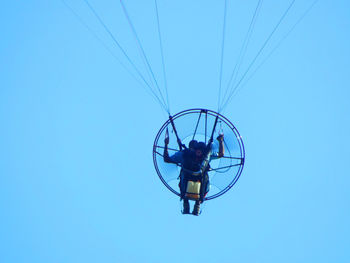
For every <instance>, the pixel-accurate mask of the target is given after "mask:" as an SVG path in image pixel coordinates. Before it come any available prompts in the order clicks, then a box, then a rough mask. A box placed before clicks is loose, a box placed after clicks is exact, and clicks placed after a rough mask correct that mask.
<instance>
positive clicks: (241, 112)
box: [0, 0, 350, 263]
mask: <svg viewBox="0 0 350 263" xmlns="http://www.w3.org/2000/svg"><path fill="white" fill-rule="evenodd" d="M67 2H69V3H71V5H72V7H74V8H75V10H76V11H77V13H79V15H81V16H82V18H83V19H84V21H86V23H87V24H88V25H89V26H90V27H91V28H92V29H93V31H94V32H96V34H97V35H98V36H99V38H101V39H102V41H103V42H104V43H105V44H106V45H108V46H109V47H110V48H111V49H112V50H113V52H115V53H116V55H117V57H120V58H121V59H123V58H122V56H121V55H120V53H118V51H117V49H115V46H114V44H113V42H112V41H111V40H110V39H109V38H108V35H107V34H106V33H105V32H104V30H103V28H102V27H101V26H100V25H99V24H98V21H97V20H96V18H94V17H93V16H92V15H91V13H90V12H89V10H88V9H87V7H86V5H85V4H84V3H83V1H78V0H67ZM140 2H141V3H140ZM189 2H190V3H189ZM229 2H230V4H229V8H228V26H227V42H226V49H225V63H224V70H223V72H224V75H223V78H224V79H226V80H227V78H228V75H229V73H230V69H231V68H232V67H233V66H234V61H235V53H234V52H236V51H237V50H238V49H239V44H240V43H241V41H242V38H240V36H243V35H244V33H245V32H246V30H247V27H248V24H249V16H251V15H252V12H253V6H254V5H255V4H256V1H248V2H251V3H249V4H247V3H245V2H247V1H241V0H240V1H229ZM274 2H277V1H273V0H266V1H265V2H264V5H263V7H262V10H261V16H260V17H259V20H258V21H257V26H256V31H255V33H254V35H253V37H252V40H251V44H250V46H249V49H248V52H247V58H246V60H245V64H244V65H245V67H246V66H247V64H248V63H249V61H251V59H252V57H253V56H254V55H255V53H256V52H257V50H258V49H259V47H260V46H261V45H262V43H263V41H264V39H265V38H266V36H267V35H268V33H269V32H270V31H271V29H272V27H273V25H274V24H275V23H276V21H277V19H278V16H280V15H281V13H282V12H283V9H284V8H285V7H286V6H287V5H288V3H289V1H287V0H283V1H278V4H277V3H274ZM311 2H312V1H311V0H310V1H309V0H308V1H304V0H302V1H301V0H299V1H298V0H297V1H296V3H297V5H296V7H295V9H293V12H292V13H291V14H290V16H288V18H287V19H286V21H285V23H284V24H283V25H282V26H281V28H280V29H281V30H280V31H278V32H277V34H276V35H275V38H274V39H273V40H272V42H271V44H272V45H271V46H269V47H268V48H267V51H269V50H271V48H272V47H273V44H274V43H277V41H278V39H279V38H281V37H282V36H283V35H284V33H286V32H287V31H288V29H289V28H290V26H291V25H293V23H294V22H295V21H296V20H297V19H298V17H299V16H300V14H301V13H302V11H303V10H305V9H306V8H307V7H308V5H309V4H310V3H311ZM91 3H93V4H94V6H95V8H96V10H98V11H99V13H100V14H101V16H103V19H104V21H105V22H106V23H107V24H108V26H109V27H110V28H111V29H112V30H113V32H114V33H115V34H116V35H118V40H120V42H121V44H122V45H123V46H125V47H126V49H127V53H128V54H129V55H130V57H131V58H132V60H133V61H135V63H136V64H137V65H139V67H140V68H142V64H141V63H142V60H141V59H140V57H139V54H138V50H137V48H136V45H135V41H134V39H133V38H132V35H131V33H130V28H128V26H127V23H126V20H125V17H124V16H123V14H122V11H121V7H120V4H119V1H112V0H99V1H97V0H91ZM126 4H127V7H128V10H129V12H130V15H131V17H132V19H133V21H134V24H135V26H136V28H137V30H138V32H139V34H140V38H141V39H142V41H143V44H144V47H145V51H146V53H147V55H148V56H149V58H150V60H151V62H152V66H153V67H154V70H155V72H156V74H157V77H158V78H159V80H160V81H161V80H162V75H161V64H160V55H159V54H160V53H159V47H158V39H157V31H156V27H155V25H156V24H155V14H154V6H153V1H151V0H142V1H141V0H129V1H126ZM159 9H160V15H161V19H162V33H163V37H164V53H165V58H166V65H167V73H168V83H169V93H170V95H169V97H170V106H171V111H172V113H173V114H174V113H176V112H178V111H181V110H184V109H187V108H192V107H204V108H210V109H213V110H216V109H217V97H218V82H219V64H220V63H219V62H220V45H221V40H220V35H221V30H222V29H221V25H222V18H223V16H222V10H223V1H218V0H215V1H214V0H194V1H185V0H180V1H172V0H159ZM349 11H350V3H349V1H346V0H336V1H330V0H320V1H319V2H318V3H317V5H316V6H315V7H314V8H313V10H312V12H311V13H309V14H308V16H307V17H306V18H305V19H304V20H303V21H302V23H301V24H299V25H298V27H297V28H296V29H295V30H294V31H293V32H292V33H291V34H290V35H289V37H288V38H287V39H286V41H284V43H283V44H282V45H281V46H280V48H279V49H278V50H277V51H276V52H275V53H274V54H273V56H272V57H271V58H270V59H269V60H268V61H267V62H266V63H265V64H264V65H263V67H261V69H260V70H259V71H258V72H257V74H255V75H254V77H253V78H252V79H251V80H250V81H249V82H248V83H247V85H246V86H245V87H244V88H242V89H241V90H240V91H239V93H238V94H237V96H235V97H234V98H233V100H232V102H231V103H230V104H229V106H228V107H227V109H226V111H225V116H227V117H228V118H229V119H230V120H231V121H232V122H233V123H234V124H235V126H236V127H237V129H238V130H239V132H240V133H241V135H242V136H243V139H244V142H245V146H246V153H247V160H246V166H245V168H244V170H243V174H242V176H241V178H240V180H239V181H238V183H237V184H236V185H235V187H234V188H233V189H232V190H231V191H229V192H228V193H227V194H225V195H224V196H222V197H220V198H218V199H216V200H213V201H209V202H207V204H206V206H205V208H204V211H203V213H202V215H201V216H199V217H194V216H183V215H181V214H180V207H181V206H180V202H179V200H178V198H177V197H176V196H175V195H173V194H172V193H170V192H169V191H168V190H167V189H166V188H165V187H163V185H162V183H161V181H160V180H159V179H158V177H157V175H156V172H155V170H154V167H153V162H152V145H153V140H154V137H155V135H156V133H157V131H158V129H159V128H160V126H161V125H162V124H163V122H165V121H166V116H167V115H166V114H165V113H164V112H162V110H161V108H160V107H159V105H158V104H157V103H156V102H155V101H154V100H153V99H152V98H151V97H150V96H149V95H148V94H147V93H146V91H145V90H144V89H143V88H142V87H141V86H140V85H139V84H138V83H137V82H136V81H135V79H134V78H133V77H131V76H130V75H129V74H128V73H127V71H125V70H124V69H123V67H121V66H120V64H118V62H117V61H116V60H115V59H114V58H113V56H112V55H111V54H110V53H109V52H108V51H107V50H106V49H105V48H104V46H103V45H101V43H100V42H99V41H98V40H97V39H96V38H95V37H94V36H93V35H92V34H91V33H90V32H89V31H88V30H86V28H85V27H84V26H83V25H82V24H81V23H80V22H79V21H78V20H77V18H76V17H75V16H74V15H73V14H72V13H71V12H70V11H69V10H68V9H67V7H65V6H64V5H63V3H62V2H61V1H58V0H54V1H44V0H29V1H6V2H3V3H2V8H1V10H0V28H1V31H0V32H1V41H0V61H1V63H0V122H1V129H0V157H1V158H0V210H1V217H0V222H1V224H0V262H4V263H17V262H23V263H30V262H35V263H39V262H45V263H53V262H60V263H61V262H74V263H76V262H118V263H120V262H121V263H123V262H138V263H139V262H151V263H156V262H159V263H160V262H195V261H201V262H223V263H224V262H227V263H228V262H249V263H250V262H252V263H253V262H254V263H255V262H256V263H260V262H262V263H265V262H266V263H274V262H276V263H277V262H278V263H279V262H287V263H288V262H291V263H292V262H293V263H295V262H305V263H306V262H307V263H310V262H317V263H320V262H325V263H326V262H327V263H329V262H337V263H341V262H344V263H345V262H348V261H349V258H350V252H349V250H348V248H349V244H350V238H349V235H350V229H349V221H350V210H349V203H350V194H349V186H350V179H349V174H350V173H349V165H348V164H349V163H348V162H349V159H350V158H349V157H350V150H349V147H350V140H349V134H350V125H349V123H350V122H349V120H350V119H349V114H350V107H349V95H350V93H349V84H350V81H349V70H350V62H349V61H350V51H349V47H350V38H349V32H350V16H349V14H350V13H349ZM265 54H266V53H265ZM124 61H125V60H124Z"/></svg>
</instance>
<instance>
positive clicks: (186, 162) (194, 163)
mask: <svg viewBox="0 0 350 263" xmlns="http://www.w3.org/2000/svg"><path fill="white" fill-rule="evenodd" d="M217 140H218V141H219V153H212V152H211V146H210V145H208V146H207V145H206V144H205V143H204V142H197V141H196V140H192V141H190V142H189V144H188V148H185V149H184V150H181V151H178V152H176V153H175V154H174V155H172V156H169V153H168V144H169V137H168V136H166V138H165V140H164V144H165V147H164V154H163V159H164V162H166V163H175V164H179V165H181V167H182V169H181V172H180V183H179V187H180V194H181V199H182V200H183V213H184V214H189V213H190V204H189V200H188V199H187V198H186V197H185V193H186V188H187V183H188V181H194V182H201V195H200V196H201V198H200V200H196V202H195V205H194V207H193V211H192V214H193V215H197V216H198V215H199V212H200V204H201V203H202V202H203V199H204V197H205V195H206V194H207V193H208V192H209V176H208V171H209V169H210V165H209V163H210V161H211V160H212V159H216V158H221V157H223V156H224V151H225V150H224V143H223V142H224V135H223V134H220V135H219V136H218V137H217Z"/></svg>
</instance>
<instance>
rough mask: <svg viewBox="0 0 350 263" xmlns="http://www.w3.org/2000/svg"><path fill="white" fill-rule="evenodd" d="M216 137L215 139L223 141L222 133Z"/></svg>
mask: <svg viewBox="0 0 350 263" xmlns="http://www.w3.org/2000/svg"><path fill="white" fill-rule="evenodd" d="M216 139H217V140H218V141H219V142H223V141H224V134H220V135H219V136H218V137H217V138H216Z"/></svg>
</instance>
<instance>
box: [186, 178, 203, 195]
mask: <svg viewBox="0 0 350 263" xmlns="http://www.w3.org/2000/svg"><path fill="white" fill-rule="evenodd" d="M200 192H201V182H193V181H188V182H187V188H186V194H185V197H186V198H187V199H190V200H199V198H200Z"/></svg>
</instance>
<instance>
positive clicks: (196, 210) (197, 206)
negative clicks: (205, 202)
mask: <svg viewBox="0 0 350 263" xmlns="http://www.w3.org/2000/svg"><path fill="white" fill-rule="evenodd" d="M200 211H201V204H200V202H198V201H196V203H195V205H194V206H193V211H192V214H193V215H195V216H199V213H200Z"/></svg>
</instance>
